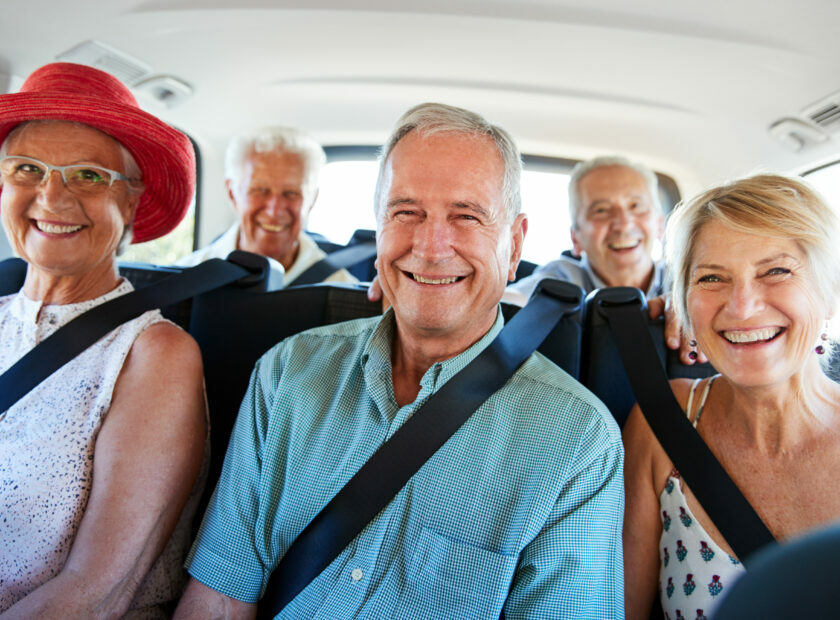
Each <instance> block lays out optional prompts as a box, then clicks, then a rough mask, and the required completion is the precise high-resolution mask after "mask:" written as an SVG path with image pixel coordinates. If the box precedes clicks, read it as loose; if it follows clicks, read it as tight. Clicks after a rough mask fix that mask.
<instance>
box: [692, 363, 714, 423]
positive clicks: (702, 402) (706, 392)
mask: <svg viewBox="0 0 840 620" xmlns="http://www.w3.org/2000/svg"><path fill="white" fill-rule="evenodd" d="M719 376H720V375H713V376H711V377H709V380H708V381H707V382H706V387H705V389H704V390H703V395H702V396H701V397H700V401H699V402H698V403H697V415H696V416H694V428H697V423H698V422H699V421H700V414H702V413H703V408H704V407H705V406H706V398H708V396H709V388H711V387H712V383H713V382H714V380H715V379H717V378H718V377H719ZM698 381H699V379H698ZM696 385H697V382H696V381H695V386H696ZM692 391H693V389H692Z"/></svg>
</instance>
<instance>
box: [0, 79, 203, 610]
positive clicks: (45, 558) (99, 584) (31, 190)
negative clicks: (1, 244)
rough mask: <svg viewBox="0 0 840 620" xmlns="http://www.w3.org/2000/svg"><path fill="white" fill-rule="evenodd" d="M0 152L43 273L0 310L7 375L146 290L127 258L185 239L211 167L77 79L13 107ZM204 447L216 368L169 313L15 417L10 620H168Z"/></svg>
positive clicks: (8, 530) (3, 504)
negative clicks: (97, 314) (128, 272)
mask: <svg viewBox="0 0 840 620" xmlns="http://www.w3.org/2000/svg"><path fill="white" fill-rule="evenodd" d="M0 145H1V146H0V184H2V186H0V215H2V221H3V227H4V228H5V231H6V234H7V235H8V237H9V240H10V242H11V244H12V247H13V248H14V249H15V251H16V252H17V253H18V255H20V256H21V257H22V258H23V259H24V260H26V262H27V263H28V269H27V273H26V279H25V282H24V285H23V288H22V289H21V291H20V292H18V293H17V294H16V295H11V296H8V297H3V298H0V372H4V371H5V370H6V369H7V368H9V367H10V366H11V365H12V364H14V363H15V362H16V361H17V360H18V359H20V358H21V357H22V356H23V355H24V354H25V353H27V352H28V351H29V350H31V349H32V348H33V347H34V346H35V345H36V344H37V343H38V342H40V341H42V340H43V339H44V338H46V337H47V336H49V335H50V334H52V333H53V332H54V331H55V330H57V329H58V328H59V327H61V326H62V325H64V324H65V323H67V322H68V321H70V320H71V319H73V318H75V317H76V316H78V315H79V314H81V313H83V312H85V311H86V310H88V309H90V308H92V307H94V306H97V305H99V304H101V303H103V302H105V301H107V300H109V299H112V298H114V297H117V296H119V295H123V294H125V293H127V292H129V291H131V285H130V284H129V283H128V282H127V281H125V280H123V279H121V278H120V276H119V273H118V271H117V264H116V255H117V251H118V248H120V247H121V246H123V245H124V244H126V243H129V242H131V241H132V238H133V240H134V241H147V240H150V239H154V238H157V237H160V236H162V235H164V234H166V233H168V232H169V231H171V230H172V229H173V228H174V227H175V226H176V225H177V224H178V222H179V221H180V220H181V218H182V217H183V216H184V213H185V212H186V210H187V207H188V206H189V203H190V200H191V197H192V193H193V189H194V185H195V172H194V171H195V162H194V154H193V150H192V146H191V144H190V142H189V140H188V139H187V137H186V136H184V135H183V134H181V133H179V132H177V131H176V130H174V129H172V128H171V127H169V126H168V125H166V124H164V123H163V122H161V121H160V120H158V119H157V118H155V117H153V116H151V115H149V114H147V113H145V112H143V111H142V110H140V109H139V107H138V106H137V102H136V101H135V100H134V97H133V96H132V95H131V93H130V92H129V91H128V89H127V88H125V86H123V85H122V84H121V83H120V82H119V81H118V80H116V79H115V78H113V77H111V76H110V75H108V74H105V73H103V72H101V71H98V70H96V69H92V68H90V67H84V66H81V65H74V64H68V63H54V64H51V65H47V66H45V67H42V68H41V69H39V70H37V71H36V72H35V73H33V74H32V75H31V76H30V77H29V79H28V80H27V81H26V82H25V83H24V85H23V87H22V89H21V91H20V92H19V93H15V94H10V95H2V96H0ZM206 437H207V425H206V406H205V402H204V394H203V379H202V367H201V355H200V352H199V350H198V347H197V346H196V344H195V342H194V341H193V340H192V338H191V337H190V336H189V335H188V334H186V333H185V332H183V331H182V330H180V329H179V328H178V327H176V326H174V325H172V324H171V323H169V322H167V321H165V320H164V319H163V318H162V316H161V315H160V313H159V312H158V311H151V312H147V313H145V314H143V315H141V316H140V317H138V318H136V319H134V320H131V321H129V322H127V323H125V324H123V325H122V326H120V327H119V328H117V329H115V330H114V331H112V332H111V333H109V334H108V335H107V336H105V337H104V338H102V339H101V340H99V341H98V342H97V343H95V344H94V345H92V346H91V347H90V348H88V349H87V350H86V351H85V352H84V353H82V354H80V355H79V356H77V357H76V358H75V359H74V360H73V361H72V362H70V363H68V364H66V365H65V366H63V367H62V368H61V369H59V370H58V371H56V372H55V373H54V374H53V375H51V376H50V377H49V378H47V379H46V380H45V381H43V382H42V383H41V384H40V385H39V386H38V387H36V388H35V389H33V390H32V391H31V392H30V393H29V394H27V395H26V396H24V397H23V398H21V399H20V400H19V401H18V402H16V403H15V404H14V405H12V407H11V408H9V409H8V410H7V411H5V412H0V455H2V456H0V515H2V520H3V523H2V526H0V550H2V551H0V612H5V613H3V615H2V617H3V618H6V617H27V618H28V617H39V618H44V617H58V616H61V617H68V616H71V617H99V616H109V617H110V616H121V615H123V614H126V613H127V612H128V614H129V615H130V616H131V617H160V616H161V614H162V611H161V609H160V607H159V605H160V604H162V603H164V602H166V601H169V600H173V599H175V598H177V597H178V595H179V593H180V586H181V583H180V581H179V579H178V576H179V575H180V573H181V562H182V560H183V557H182V553H183V551H184V550H185V547H186V544H187V543H188V536H189V521H190V515H191V511H192V510H194V508H195V502H196V501H197V499H198V494H197V492H196V490H195V488H194V486H195V484H194V483H195V481H196V479H197V477H198V474H199V470H200V469H201V464H202V456H203V453H204V445H205V440H206ZM188 500H189V501H188ZM188 504H189V505H190V508H189V509H187V510H184V506H185V505H188ZM182 513H183V514H182Z"/></svg>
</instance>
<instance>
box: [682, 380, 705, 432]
mask: <svg viewBox="0 0 840 620" xmlns="http://www.w3.org/2000/svg"><path fill="white" fill-rule="evenodd" d="M700 381H702V377H701V378H700V379H695V380H694V383H692V384H691V389H690V390H689V391H688V402H687V403H686V404H685V417H687V418H688V419H689V421H690V420H691V404H692V403H693V402H694V392H695V391H696V390H697V386H698V385H699V383H700Z"/></svg>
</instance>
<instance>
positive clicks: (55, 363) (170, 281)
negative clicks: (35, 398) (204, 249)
mask: <svg viewBox="0 0 840 620" xmlns="http://www.w3.org/2000/svg"><path fill="white" fill-rule="evenodd" d="M253 275H254V274H253V272H252V271H250V270H249V269H246V268H245V267H242V266H240V265H237V264H234V263H232V262H228V261H225V260H222V259H219V258H216V259H212V260H209V261H207V262H204V263H201V264H200V265H196V266H195V267H192V268H190V269H186V270H185V271H183V272H181V273H178V274H173V275H171V276H169V277H166V278H164V279H162V280H160V281H159V282H156V283H154V284H151V285H149V286H146V287H143V288H140V289H137V290H136V291H132V292H131V293H127V294H125V295H121V296H119V297H117V298H115V299H111V300H110V301H107V302H105V303H103V304H101V305H99V306H96V307H94V308H91V309H90V310H88V311H87V312H85V313H83V314H81V315H79V316H77V317H76V318H74V319H73V320H72V321H70V322H68V323H67V324H66V325H64V326H62V327H61V328H59V329H58V330H56V331H55V332H54V333H53V334H52V335H50V336H49V337H47V338H45V339H44V340H43V341H42V342H40V343H39V344H38V345H37V346H35V348H33V349H32V350H31V351H29V352H28V353H26V355H24V356H23V357H21V358H20V359H19V360H18V361H17V362H15V364H13V365H12V366H11V367H10V368H9V369H7V370H6V372H4V373H3V374H2V375H0V412H2V411H6V410H7V409H9V408H10V407H11V406H12V405H13V404H15V403H16V402H17V401H18V400H19V399H21V398H22V397H23V396H25V395H26V394H27V393H28V392H29V391H30V390H32V388H34V387H35V386H37V385H38V384H39V383H41V381H43V380H44V379H46V378H47V377H49V376H50V375H51V374H52V373H54V372H55V371H56V370H58V369H59V368H61V367H62V366H64V364H66V363H67V362H69V361H70V360H72V359H73V358H74V357H76V356H77V355H78V354H79V353H81V352H82V351H84V350H85V349H87V348H88V347H89V346H90V345H92V344H93V343H94V342H96V341H97V340H99V339H100V338H102V336H104V335H105V334H107V333H108V332H110V331H111V330H113V329H115V328H116V327H118V326H120V325H122V324H123V323H125V322H126V321H128V320H131V319H133V318H135V317H138V316H140V315H141V314H143V313H144V312H146V311H148V310H152V309H155V308H163V307H165V306H168V305H171V304H176V303H178V302H181V301H183V300H185V299H188V298H190V297H194V296H195V295H199V294H201V293H205V292H207V291H210V290H212V289H215V288H218V287H220V286H224V285H225V284H229V283H231V282H234V281H236V280H240V279H242V278H244V277H246V276H249V277H250V276H253Z"/></svg>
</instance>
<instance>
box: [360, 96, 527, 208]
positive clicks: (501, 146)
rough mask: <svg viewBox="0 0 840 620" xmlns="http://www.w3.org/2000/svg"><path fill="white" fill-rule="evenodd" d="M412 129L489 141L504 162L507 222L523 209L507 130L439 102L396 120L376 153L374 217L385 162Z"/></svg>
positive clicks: (518, 165) (518, 168)
mask: <svg viewBox="0 0 840 620" xmlns="http://www.w3.org/2000/svg"><path fill="white" fill-rule="evenodd" d="M415 130H416V131H418V132H420V133H421V134H423V135H431V134H435V133H440V132H455V133H463V134H470V135H473V136H477V137H478V136H487V137H488V138H491V139H492V140H493V142H494V143H495V145H496V148H497V149H498V150H499V155H500V156H501V157H502V161H503V162H504V177H503V178H502V198H503V201H504V206H505V210H506V213H507V217H508V220H509V221H510V222H512V221H513V220H514V218H515V217H516V216H517V215H518V214H519V212H520V211H521V209H522V198H521V196H520V191H519V183H520V178H521V176H522V157H521V156H520V154H519V148H518V147H517V146H516V143H515V142H514V141H513V138H512V137H511V135H510V134H509V133H508V132H507V131H505V130H504V129H502V128H501V127H498V126H496V125H491V124H490V123H489V122H487V121H486V120H485V119H484V118H483V117H481V116H479V115H478V114H476V113H475V112H470V111H469V110H465V109H463V108H456V107H454V106H450V105H445V104H442V103H421V104H420V105H417V106H414V107H413V108H411V109H410V110H409V111H408V112H406V113H405V114H403V115H402V116H401V117H400V119H399V120H398V121H397V124H396V127H395V128H394V130H393V132H392V133H391V136H390V137H389V138H388V141H387V142H386V143H385V145H384V146H383V147H382V150H381V151H380V153H379V176H378V178H377V180H376V193H375V195H374V210H375V212H376V213H377V214H378V213H379V210H380V203H381V201H382V200H383V198H384V197H383V196H382V195H381V190H382V177H383V173H384V170H385V163H386V162H387V161H388V157H389V156H390V155H391V151H393V150H394V147H396V146H397V143H398V142H399V141H400V140H402V139H403V138H404V137H405V136H406V135H408V134H409V133H410V132H412V131H415Z"/></svg>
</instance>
